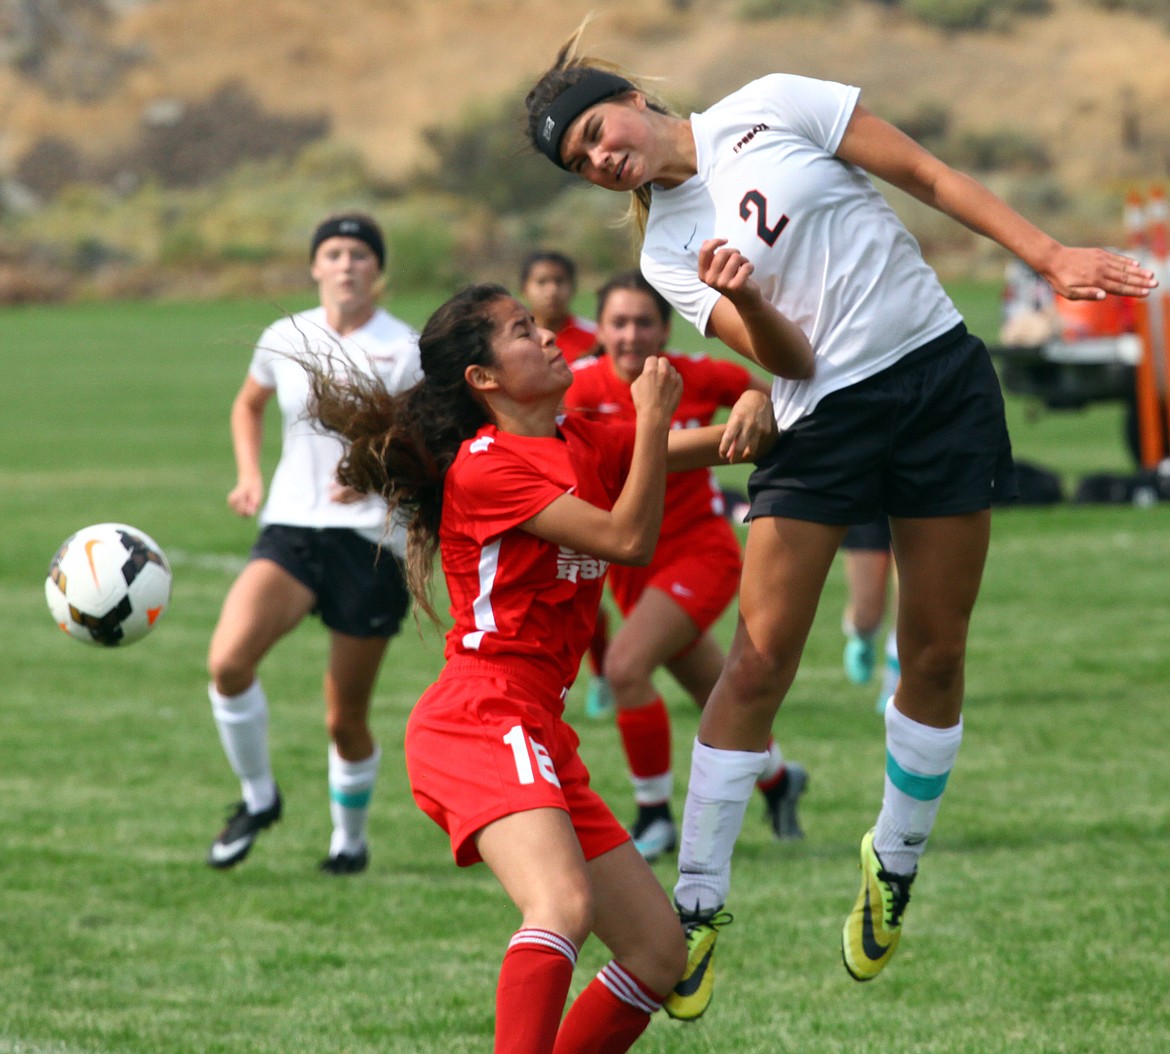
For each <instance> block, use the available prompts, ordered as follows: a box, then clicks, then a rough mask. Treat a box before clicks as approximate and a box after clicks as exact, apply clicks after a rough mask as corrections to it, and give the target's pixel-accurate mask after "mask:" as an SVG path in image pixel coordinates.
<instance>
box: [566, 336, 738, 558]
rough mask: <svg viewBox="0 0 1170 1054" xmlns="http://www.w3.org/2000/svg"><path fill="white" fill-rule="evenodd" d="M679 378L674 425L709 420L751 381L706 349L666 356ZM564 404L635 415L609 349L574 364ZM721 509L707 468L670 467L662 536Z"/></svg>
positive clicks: (628, 417)
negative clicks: (680, 386) (682, 469)
mask: <svg viewBox="0 0 1170 1054" xmlns="http://www.w3.org/2000/svg"><path fill="white" fill-rule="evenodd" d="M666 357H667V358H668V359H669V360H670V364H671V365H672V366H673V367H674V368H675V369H676V370H678V372H679V375H680V376H681V377H682V382H683V392H682V399H681V400H680V401H679V404H678V409H677V410H675V412H674V416H673V417H672V418H671V427H672V428H700V427H702V426H703V425H709V424H710V423H711V419H712V417H714V416H715V412H716V411H717V410H718V409H720V408H721V407H724V406H731V405H733V404H734V403H735V401H736V399H738V398H739V397H740V396H741V395H743V393H744V392H745V391H747V390H748V387H749V385H750V384H751V374H750V373H749V372H748V371H747V370H746V369H745V368H744V367H743V366H740V365H739V364H738V363H734V362H723V361H721V360H718V359H709V358H708V357H707V356H706V355H675V354H670V353H668V354H667V356H666ZM565 409H566V410H568V411H569V413H570V414H581V415H583V416H585V417H586V418H588V419H590V420H594V421H602V422H612V421H631V422H632V421H633V420H634V419H635V416H636V415H635V412H634V400H633V399H632V398H631V397H630V386H629V385H628V384H627V383H626V382H625V381H623V380H622V379H621V378H620V377H619V376H618V375H617V374H616V373H615V372H614V368H613V361H612V360H611V359H610V357H609V356H608V355H599V356H598V357H597V358H596V359H590V360H587V361H584V362H581V363H578V364H577V365H575V366H574V367H573V384H572V386H571V387H570V388H569V390H568V391H567V392H566V393H565ZM722 515H723V492H722V490H721V488H720V486H719V483H718V481H717V480H716V478H715V474H714V473H713V472H712V471H711V470H710V469H706V468H700V469H694V470H693V471H690V472H672V473H671V474H670V475H669V476H667V478H666V515H665V517H664V518H663V521H662V534H661V537H663V538H667V537H670V536H671V535H673V534H675V533H677V532H680V531H685V530H688V529H690V528H691V527H693V526H694V525H695V524H696V522H699V521H701V520H703V519H705V518H707V517H720V516H722Z"/></svg>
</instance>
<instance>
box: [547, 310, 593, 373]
mask: <svg viewBox="0 0 1170 1054" xmlns="http://www.w3.org/2000/svg"><path fill="white" fill-rule="evenodd" d="M556 344H557V347H558V348H560V349H561V354H562V355H564V356H565V361H566V362H569V363H572V362H576V361H577V360H578V359H581V358H584V357H585V356H586V355H591V354H593V353H594V352H595V351H596V350H597V326H596V325H594V324H593V323H592V322H590V321H589V319H587V318H578V317H577V316H576V315H570V316H569V321H568V322H566V323H565V324H564V325H563V326H561V328H560V329H559V330H558V331H557V335H556Z"/></svg>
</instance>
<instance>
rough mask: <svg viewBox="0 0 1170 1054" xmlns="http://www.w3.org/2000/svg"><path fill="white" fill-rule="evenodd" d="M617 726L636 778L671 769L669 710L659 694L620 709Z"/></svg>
mask: <svg viewBox="0 0 1170 1054" xmlns="http://www.w3.org/2000/svg"><path fill="white" fill-rule="evenodd" d="M617 726H618V731H619V732H620V733H621V737H622V746H623V747H624V748H625V752H626V761H627V762H628V763H629V766H630V772H631V774H632V775H633V776H634V778H635V779H650V778H652V777H654V776H661V775H663V774H664V773H668V772H670V714H669V713H667V710H666V704H665V703H664V702H663V701H662V697H661V696H659V697H658V698H657V699H655V700H654V702H652V703H651V704H650V705H649V706H640V707H638V708H637V709H636V710H619V711H618V712H617ZM642 804H646V805H649V804H653V803H651V802H644V803H642Z"/></svg>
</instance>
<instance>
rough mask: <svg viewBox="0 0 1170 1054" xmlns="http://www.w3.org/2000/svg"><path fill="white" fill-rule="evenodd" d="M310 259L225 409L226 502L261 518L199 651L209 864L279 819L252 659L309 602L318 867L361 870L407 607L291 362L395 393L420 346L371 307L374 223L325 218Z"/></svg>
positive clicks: (381, 506) (379, 538) (230, 856)
mask: <svg viewBox="0 0 1170 1054" xmlns="http://www.w3.org/2000/svg"><path fill="white" fill-rule="evenodd" d="M309 255H310V262H311V268H312V271H311V273H312V276H313V279H314V280H315V281H316V283H317V288H318V291H319V295H320V299H321V303H320V306H319V307H316V308H313V309H311V310H309V311H302V312H301V313H299V314H297V315H292V316H290V317H287V318H282V319H280V320H279V321H277V322H275V323H274V324H273V325H271V326H269V327H268V329H266V330H265V331H264V334H263V335H262V336H261V338H260V341H259V343H258V344H257V346H256V350H255V353H254V354H253V356H252V363H251V366H250V368H249V370H248V375H247V377H246V378H245V379H244V384H243V387H241V388H240V391H239V394H238V395H237V396H236V399H235V402H234V403H233V404H232V413H231V429H232V445H233V447H234V449H235V456H236V468H237V473H238V476H237V482H236V485H235V487H234V488H233V489H232V491H231V493H230V494H229V495H228V505H229V506H231V508H232V511H234V512H236V513H238V514H239V515H240V516H255V515H256V514H257V513H259V516H260V524H261V527H262V530H261V533H260V536H259V538H258V539H257V541H256V544H255V545H254V546H253V548H252V553H251V558H250V560H249V562H248V564H247V566H246V567H245V568H244V570H243V571H241V572H240V575H239V577H238V578H237V579H236V581H235V583H234V584H233V585H232V587H231V589H230V591H229V592H228V595H227V598H226V599H225V601H224V605H223V610H222V612H221V613H220V617H219V623H218V624H217V625H216V627H215V632H214V633H213V635H212V638H211V648H210V653H209V656H208V668H209V671H210V673H211V685H210V687H209V695H210V697H211V706H212V712H213V714H214V716H215V721H216V725H217V726H218V728H219V734H220V740H221V742H222V743H223V747H224V751H225V753H226V754H227V758H228V761H229V763H230V764H231V767H232V770H233V771H234V772H235V774H236V776H237V777H238V778H239V780H240V786H241V790H242V800H241V801H239V802H238V803H237V804H236V805H235V806H233V807H232V810H231V812H230V814H229V816H228V822H227V824H226V826H225V827H224V829H223V830H222V831H221V832H220V833H219V835H218V836H217V837H216V839H215V841H214V842H213V843H212V845H211V850H210V852H209V854H208V858H207V862H208V863H209V864H210V865H211V866H212V867H214V868H220V869H222V868H228V867H232V866H233V865H235V864H237V863H239V862H240V861H241V860H243V859H244V857H245V856H246V855H247V854H248V852H249V850H250V849H251V848H252V845H253V843H254V842H255V840H256V837H257V836H258V835H259V833H260V832H261V831H263V830H264V829H265V828H267V827H269V826H271V825H272V824H273V823H275V822H276V821H277V820H278V819H280V814H281V810H282V801H281V796H280V791H279V790H278V789H277V785H276V780H275V778H274V776H273V773H272V766H271V762H270V760H269V755H268V737H267V727H268V702H267V698H266V696H265V693H264V689H263V688H262V687H261V684H260V681H259V679H258V677H257V668H258V666H259V664H260V662H261V660H262V659H263V658H264V656H265V655H267V653H268V651H269V650H270V649H271V648H272V646H273V645H274V644H275V643H276V642H277V641H278V640H280V639H281V638H282V637H283V636H284V635H285V634H287V633H288V632H290V631H291V630H292V629H293V628H294V627H295V626H296V625H297V624H298V623H300V622H301V620H302V619H303V618H304V617H305V616H306V615H308V614H310V613H311V612H312V613H316V614H318V615H320V617H321V621H322V622H324V623H325V625H326V627H328V629H329V632H330V649H329V666H328V668H327V670H326V672H325V682H324V693H325V725H326V728H327V730H328V733H329V741H330V743H329V757H328V778H329V802H330V812H331V813H332V817H333V824H334V829H333V834H332V837H331V839H330V844H329V852H328V854H327V855H326V857H325V859H324V860H323V861H322V863H321V868H322V870H324V871H326V872H327V873H330V874H336V875H341V874H352V873H354V872H358V871H362V870H364V869H365V867H366V865H367V862H368V860H369V852H368V849H367V845H366V819H367V816H368V812H369V801H370V796H371V794H372V793H373V789H374V781H375V778H376V776H377V772H378V763H379V760H380V757H381V752H380V751H379V750H378V747H377V744H376V743H375V741H374V738H373V734H372V732H371V730H370V724H369V711H370V696H371V693H372V691H373V687H374V682H375V680H376V678H377V674H378V668H379V666H380V664H381V662H382V656H383V655H384V654H385V651H386V645H387V643H388V642H389V640H390V638H391V637H392V636H394V634H395V633H397V631H398V626H399V624H400V622H401V621H402V618H403V616H404V615H405V613H406V611H407V608H408V606H409V599H408V594H407V590H406V585H405V582H404V580H403V576H402V571H401V568H400V565H399V558H400V557H401V555H402V553H403V546H404V541H405V539H404V536H403V532H402V531H401V529H400V530H398V532H397V534H396V535H395V536H392V537H390V538H385V521H386V504H385V502H384V501H382V500H381V499H379V498H374V497H366V496H363V495H360V494H358V493H357V492H356V491H354V490H352V489H351V488H347V487H343V486H341V485H340V484H339V483H338V482H337V480H336V478H335V473H336V470H337V463H338V460H339V459H340V457H341V453H342V446H341V443H340V442H339V441H338V439H337V437H336V436H332V435H327V434H325V433H323V432H322V431H321V429H320V428H318V427H315V426H314V424H313V423H312V422H311V421H310V420H309V419H308V412H307V402H308V396H309V383H308V379H307V377H306V375H305V371H304V369H303V367H302V366H301V361H302V360H306V359H311V360H315V361H327V360H331V359H333V358H338V359H345V360H346V361H348V362H350V363H352V365H353V367H354V368H355V369H358V370H361V371H363V372H364V373H367V374H369V375H371V376H375V377H377V378H379V379H380V381H381V382H382V383H383V384H384V385H385V386H386V387H387V388H388V389H389V390H390V391H399V390H401V389H403V388H406V387H409V386H410V385H411V384H413V383H414V382H415V381H416V380H417V379H418V376H419V356H418V341H417V337H416V334H415V333H414V331H413V330H412V329H411V328H410V327H409V326H407V325H406V324H405V323H403V322H400V321H399V320H398V319H396V318H394V317H392V316H391V315H389V314H387V313H386V312H385V311H384V310H382V308H380V307H378V304H377V297H378V293H379V292H380V290H381V285H382V269H383V264H384V261H385V248H384V244H383V240H382V234H381V231H380V230H379V229H378V226H377V224H376V223H375V222H374V221H373V220H372V219H370V218H369V217H368V216H365V215H362V214H358V213H347V214H344V215H338V216H332V217H330V218H328V219H326V220H324V221H323V222H322V223H321V224H320V225H319V226H318V227H317V229H316V231H315V232H314V235H313V239H312V243H311V247H310V254H309ZM274 395H275V396H276V399H277V402H278V404H279V406H280V412H281V419H282V428H283V431H282V445H281V456H280V463H279V464H278V465H277V467H276V472H275V473H274V475H273V477H272V485H271V487H270V489H269V493H268V500H267V502H264V503H263V508H261V503H262V501H263V498H264V477H263V474H262V472H261V465H260V448H261V435H262V430H263V421H264V409H265V406H266V405H267V403H268V401H269V400H270V399H271V398H272V397H273V396H274ZM383 541H385V542H386V544H385V546H384V547H383V546H382V543H383Z"/></svg>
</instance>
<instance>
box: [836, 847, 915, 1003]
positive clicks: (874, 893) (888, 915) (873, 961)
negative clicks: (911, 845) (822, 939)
mask: <svg viewBox="0 0 1170 1054" xmlns="http://www.w3.org/2000/svg"><path fill="white" fill-rule="evenodd" d="M913 881H914V875H912V874H911V875H896V874H894V873H893V872H892V871H887V870H886V869H885V868H884V867H882V861H881V857H879V856H878V855H877V851H876V850H875V849H874V847H873V831H872V830H870V831H867V832H866V835H865V837H864V838H862V839H861V892H860V893H859V894H858V895H857V902H856V903H855V904H854V905H853V910H852V911H850V912H849V917H848V918H847V919H846V920H845V929H844V931H843V932H842V934H841V957H842V958H843V959H844V960H845V969H846V970H848V971H849V976H850V977H852V978H853V979H854V980H855V981H872V980H873V979H874V978H875V977H877V975H878V974H879V973H881V972H882V969H883V968H884V967H885V965H886V963H888V962H889V961H890V958H891V956H893V954H894V951H895V950H896V949H897V947H898V940H899V938H900V937H901V936H902V913H903V912H904V911H905V910H906V905H907V904H909V903H910V883H912V882H913Z"/></svg>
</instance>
